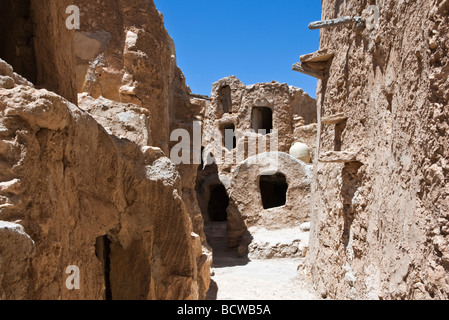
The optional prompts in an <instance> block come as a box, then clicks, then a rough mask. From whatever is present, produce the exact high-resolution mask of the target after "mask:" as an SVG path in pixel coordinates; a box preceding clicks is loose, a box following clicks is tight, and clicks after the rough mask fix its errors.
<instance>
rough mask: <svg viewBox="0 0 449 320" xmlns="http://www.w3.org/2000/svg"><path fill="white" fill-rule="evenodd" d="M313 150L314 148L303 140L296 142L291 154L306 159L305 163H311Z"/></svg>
mask: <svg viewBox="0 0 449 320" xmlns="http://www.w3.org/2000/svg"><path fill="white" fill-rule="evenodd" d="M311 152H312V148H310V147H309V146H308V145H306V144H305V143H302V142H295V143H294V144H293V145H292V147H291V148H290V155H291V156H292V157H294V158H296V159H299V160H301V161H304V162H305V163H311V161H310V158H311V156H310V154H311Z"/></svg>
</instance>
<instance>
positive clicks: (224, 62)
mask: <svg viewBox="0 0 449 320" xmlns="http://www.w3.org/2000/svg"><path fill="white" fill-rule="evenodd" d="M155 4H156V7H157V8H158V10H159V11H161V12H162V13H163V14H164V20H165V27H166V29H167V30H168V32H169V33H170V35H171V37H172V38H173V40H174V41H175V45H176V54H177V59H178V66H179V67H180V68H181V69H182V71H183V72H184V74H185V76H186V82H187V85H189V86H190V88H191V89H192V91H193V92H194V93H197V94H203V95H210V92H211V88H212V84H213V83H214V82H216V81H218V80H219V79H221V78H224V77H227V76H230V75H235V76H237V77H238V78H239V79H240V80H241V81H242V82H243V83H244V84H246V85H249V84H254V83H258V82H271V81H272V80H276V81H278V82H280V83H288V84H289V85H293V86H296V87H300V88H302V89H303V90H304V91H306V92H307V93H308V94H309V95H311V96H312V97H315V96H316V79H314V78H312V77H310V76H306V75H303V74H300V73H297V72H293V71H292V70H291V67H292V65H293V64H294V63H295V62H298V61H299V56H300V55H303V54H306V53H311V52H314V51H316V50H318V45H319V43H318V40H319V31H312V30H309V29H308V28H307V26H308V24H309V22H312V21H316V20H320V19H321V1H320V0H309V1H304V0H277V1H272V0H258V1H257V0H227V1H216V0H155Z"/></svg>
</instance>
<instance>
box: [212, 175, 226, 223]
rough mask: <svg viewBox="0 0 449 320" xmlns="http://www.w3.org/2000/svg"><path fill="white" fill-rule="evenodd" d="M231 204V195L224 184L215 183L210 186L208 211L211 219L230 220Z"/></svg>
mask: <svg viewBox="0 0 449 320" xmlns="http://www.w3.org/2000/svg"><path fill="white" fill-rule="evenodd" d="M228 206H229V196H228V193H227V192H226V188H225V186H224V185H222V184H219V185H214V186H211V187H210V198H209V205H208V213H209V218H210V220H211V221H214V222H220V221H227V220H228V213H227V208H228Z"/></svg>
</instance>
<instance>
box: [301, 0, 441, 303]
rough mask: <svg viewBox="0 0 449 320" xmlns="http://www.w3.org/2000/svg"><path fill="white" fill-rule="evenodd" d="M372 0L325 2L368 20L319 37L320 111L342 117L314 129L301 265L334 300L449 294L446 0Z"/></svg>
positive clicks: (329, 8) (328, 11) (329, 13)
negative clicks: (322, 60) (316, 142)
mask: <svg viewBox="0 0 449 320" xmlns="http://www.w3.org/2000/svg"><path fill="white" fill-rule="evenodd" d="M371 3H373V2H372V1H371V2H369V1H355V0H349V1H344V2H343V1H337V0H331V1H324V2H323V19H332V18H336V17H343V16H361V17H363V18H365V19H368V20H367V21H368V23H367V24H366V26H365V27H359V28H358V27H357V25H356V24H349V25H346V26H342V27H336V28H329V29H323V30H322V33H321V40H320V49H321V50H323V52H324V51H326V50H327V52H328V53H329V52H330V53H333V54H334V57H333V59H331V60H330V61H329V62H328V70H326V72H327V74H328V76H327V77H326V79H325V80H323V81H319V88H318V97H319V100H318V106H319V108H320V109H321V115H322V116H323V117H327V119H329V117H334V116H335V115H336V114H341V113H342V114H344V115H345V117H347V120H346V121H342V122H340V123H339V124H324V121H323V124H322V125H320V129H319V135H320V138H321V145H320V149H321V151H320V152H321V155H322V154H323V153H325V152H329V151H332V152H334V153H330V154H328V157H327V159H324V160H326V163H325V162H323V163H321V162H318V161H316V170H315V174H314V180H315V181H316V183H314V191H313V193H314V211H313V216H312V230H311V233H312V236H311V240H310V253H309V256H308V270H309V272H310V274H311V276H312V279H313V281H314V282H315V284H316V286H317V288H319V290H320V291H321V293H322V295H323V296H328V297H331V298H338V299H341V298H349V299H352V298H368V299H379V298H381V299H400V298H407V299H420V298H424V299H428V298H434V299H447V298H448V297H449V286H448V283H449V276H448V274H449V273H448V270H449V269H448V266H449V263H448V261H449V240H448V225H449V216H448V214H447V213H448V209H449V190H448V188H447V182H448V181H447V174H448V170H449V166H448V161H447V159H448V158H449V142H448V133H447V130H448V129H449V126H448V118H449V114H448V108H447V107H446V106H447V104H448V94H449V88H448V81H447V80H448V79H447V77H448V74H449V73H448V63H449V60H448V57H447V54H446V53H447V50H448V38H447V32H448V25H449V24H448V23H449V21H448V17H449V15H448V13H449V2H448V1H441V0H437V1H413V2H410V1H408V2H404V1H402V2H401V1H390V0H382V1H377V2H376V3H377V7H378V9H379V19H378V21H376V19H374V18H372V17H375V14H372V10H370V8H369V5H370V4H371ZM373 8H374V9H375V7H373ZM370 11H371V12H370ZM370 17H371V18H370ZM340 151H345V152H347V153H346V155H344V154H340ZM349 153H351V157H348V155H349ZM332 158H334V160H335V161H338V160H339V159H340V160H341V161H347V163H332Z"/></svg>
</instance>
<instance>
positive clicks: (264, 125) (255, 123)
mask: <svg viewBox="0 0 449 320" xmlns="http://www.w3.org/2000/svg"><path fill="white" fill-rule="evenodd" d="M251 129H253V130H254V131H256V133H262V134H269V133H270V132H271V130H273V110H271V108H267V107H255V108H253V110H252V114H251Z"/></svg>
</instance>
